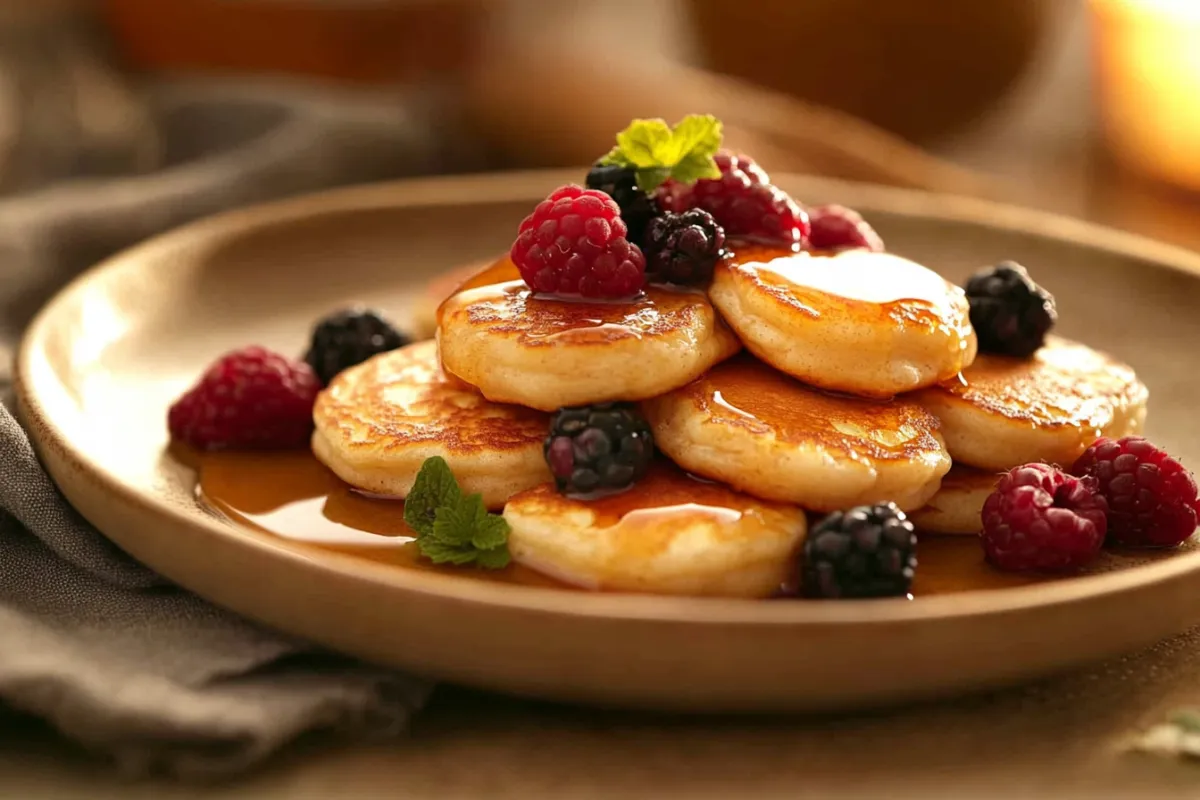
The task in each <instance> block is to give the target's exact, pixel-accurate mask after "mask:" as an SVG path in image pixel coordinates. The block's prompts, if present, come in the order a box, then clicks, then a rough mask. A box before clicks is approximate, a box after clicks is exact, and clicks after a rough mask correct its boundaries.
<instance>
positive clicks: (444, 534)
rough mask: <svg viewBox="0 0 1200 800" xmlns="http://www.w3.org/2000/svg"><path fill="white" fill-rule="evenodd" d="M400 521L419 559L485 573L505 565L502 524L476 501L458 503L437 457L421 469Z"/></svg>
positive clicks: (460, 496) (460, 497)
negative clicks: (413, 540)
mask: <svg viewBox="0 0 1200 800" xmlns="http://www.w3.org/2000/svg"><path fill="white" fill-rule="evenodd" d="M404 521H405V522H407V523H408V526H409V527H410V528H412V529H413V530H414V531H416V532H417V547H418V548H419V549H420V550H421V555H423V556H425V557H426V558H428V559H429V560H430V561H432V562H433V563H435V564H456V565H459V566H461V565H464V564H478V565H479V566H481V567H484V568H485V569H500V568H501V567H504V566H507V565H508V562H509V553H508V530H509V528H508V523H507V522H505V521H504V517H502V516H500V515H499V514H489V513H488V511H487V509H486V508H484V507H483V497H482V496H480V495H477V494H473V495H468V496H467V497H463V494H462V491H461V490H460V489H459V488H458V481H456V480H455V479H454V474H453V473H452V472H451V471H450V466H449V465H448V464H447V463H446V461H445V459H443V458H442V457H441V456H434V457H433V458H428V459H426V460H425V463H424V464H422V465H421V471H420V472H418V473H417V480H416V482H415V483H414V484H413V488H412V491H411V492H409V494H408V499H407V500H405V502H404Z"/></svg>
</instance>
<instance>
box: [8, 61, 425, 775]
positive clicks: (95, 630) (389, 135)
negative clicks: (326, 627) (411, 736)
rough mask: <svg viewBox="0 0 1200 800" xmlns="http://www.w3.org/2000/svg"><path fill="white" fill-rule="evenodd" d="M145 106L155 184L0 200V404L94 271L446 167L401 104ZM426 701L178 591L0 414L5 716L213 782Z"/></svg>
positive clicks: (271, 92)
mask: <svg viewBox="0 0 1200 800" xmlns="http://www.w3.org/2000/svg"><path fill="white" fill-rule="evenodd" d="M150 105H151V108H152V111H153V112H154V116H155V117H156V118H158V119H159V120H161V121H162V127H161V130H158V131H155V133H156V135H161V136H162V138H163V147H162V153H163V156H162V159H161V161H160V163H159V164H158V165H157V169H154V170H152V171H146V172H142V173H139V174H136V175H130V176H127V177H124V178H121V177H114V176H112V175H108V176H104V177H102V178H96V177H92V178H91V179H89V180H86V181H79V180H74V181H69V182H67V183H65V184H63V183H58V184H55V185H53V186H50V187H48V188H45V189H42V190H37V191H34V192H28V191H22V192H21V193H19V194H15V195H12V196H10V197H9V198H4V199H0V359H2V360H0V364H2V365H3V366H0V400H5V399H6V398H7V402H8V403H11V387H10V386H7V385H6V384H7V383H8V380H9V376H8V373H7V367H8V364H7V358H6V357H5V350H6V349H7V350H8V351H9V353H11V350H12V348H13V347H14V346H15V341H16V336H17V334H18V333H19V331H20V328H21V327H22V326H23V324H24V323H25V322H26V321H27V319H28V317H29V316H30V315H31V314H32V312H33V311H34V310H35V307H36V305H37V304H38V303H39V302H41V301H42V300H43V299H44V298H45V297H47V296H48V295H49V294H50V293H51V292H52V290H53V289H55V288H56V287H57V286H58V285H60V284H61V283H62V282H63V281H64V280H66V279H67V278H69V277H70V276H72V275H73V274H74V273H76V272H77V271H78V270H80V269H82V268H84V267H86V266H88V265H89V264H90V263H92V262H94V261H95V260H96V259H98V258H101V257H103V256H105V255H107V254H109V253H112V252H114V251H116V250H118V249H120V248H122V247H124V246H127V245H129V244H132V243H133V242H135V241H137V240H139V239H141V238H144V237H145V236H148V235H150V234H152V233H155V232H157V231H159V230H162V229H166V228H168V227H172V226H174V225H177V224H180V223H182V222H185V221H187V220H189V219H192V218H195V217H198V216H202V215H204V214H207V213H211V212H213V211H217V210H220V209H222V208H225V207H230V206H233V205H239V204H244V203H246V202H252V201H257V200H264V199H269V198H271V197H277V196H282V195H285V194H290V193H295V192H299V191H306V190H312V189H317V188H321V187H324V186H329V185H333V184H339V183H348V182H353V181H360V180H364V179H371V178H384V177H392V176H395V175H398V174H403V173H412V172H415V171H418V170H420V169H423V168H425V169H428V168H435V167H437V166H440V165H438V164H437V163H436V162H435V159H436V157H437V156H438V152H435V151H434V147H435V144H434V139H435V137H433V136H432V135H430V134H428V133H427V132H428V131H429V125H428V124H424V125H422V124H420V123H421V120H420V119H419V116H418V114H417V112H416V111H414V110H413V109H412V108H411V107H401V106H399V105H397V104H395V103H393V104H392V105H390V106H389V105H388V104H386V103H385V104H382V105H380V104H378V103H372V102H359V101H355V100H347V99H344V98H343V99H337V100H332V99H329V98H325V97H323V96H321V95H319V94H313V93H311V92H308V91H306V90H300V89H297V90H294V91H290V90H285V89H282V88H281V87H278V86H273V87H262V88H259V89H255V88H253V87H250V88H247V87H245V86H240V87H233V86H224V87H222V86H217V87H213V86H203V85H190V86H186V85H184V86H181V85H175V86H168V87H160V88H159V89H158V90H156V91H155V92H154V93H152V94H151V99H150ZM443 143H444V138H442V139H441V140H440V141H438V142H437V146H438V147H439V148H441V147H442V146H443ZM439 152H440V150H439ZM428 690H429V686H428V684H427V683H426V682H424V681H421V680H418V679H415V678H411V677H409V676H405V675H401V674H397V673H395V672H391V671H388V670H384V669H380V668H376V667H372V666H368V665H364V664H360V663H356V662H354V661H352V660H349V659H345V658H340V657H337V656H333V655H331V654H328V653H322V652H320V651H319V650H317V649H316V648H314V647H312V646H311V645H308V644H306V643H304V642H300V641H296V640H294V639H291V638H288V637H286V636H283V635H280V634H278V633H275V632H272V631H267V630H263V629H262V628H259V627H257V626H255V625H253V624H250V623H248V622H246V621H244V620H241V619H238V618H237V617H235V616H233V615H232V614H229V613H226V612H224V611H221V610H219V609H217V608H214V607H213V606H211V605H209V604H207V603H206V602H204V601H203V600H201V599H199V598H198V597H196V596H194V595H192V594H190V593H188V592H186V591H183V590H181V589H179V588H177V587H174V586H171V585H168V584H166V583H165V582H164V581H163V580H162V579H160V578H159V577H157V576H156V575H154V574H153V573H151V572H149V571H148V570H147V569H145V568H144V567H142V566H140V565H139V564H137V563H135V562H134V561H132V560H131V559H130V558H128V557H127V556H125V555H124V554H123V553H122V552H120V551H119V550H118V549H117V548H115V547H114V546H113V545H111V544H110V543H109V542H108V540H107V539H105V538H104V537H103V536H101V535H100V534H99V533H98V532H97V531H96V530H94V529H93V528H92V527H91V526H90V525H89V524H88V523H87V522H86V521H85V520H83V519H82V518H81V517H80V516H79V515H78V514H77V513H76V512H75V511H74V510H73V509H72V508H71V507H70V506H69V505H68V504H67V503H66V502H65V501H64V500H63V498H62V497H61V495H60V494H59V493H58V491H57V490H56V488H55V486H54V485H53V483H52V482H51V481H50V479H49V478H48V477H47V475H46V473H45V472H44V471H43V469H42V467H41V465H40V464H39V463H38V461H37V459H36V458H35V456H34V453H33V450H32V448H31V446H30V443H29V439H28V437H27V436H26V434H25V432H24V431H23V430H22V429H21V427H20V426H19V425H18V424H17V422H16V420H15V419H14V417H13V415H12V414H11V413H10V410H9V409H7V408H4V407H3V406H2V405H0V702H3V703H6V704H8V705H10V706H11V707H13V708H15V709H19V710H21V711H24V712H27V713H32V714H35V715H38V716H41V717H43V718H45V719H46V720H48V721H49V722H50V723H51V724H53V725H54V726H55V727H56V728H57V729H58V730H60V731H61V732H62V733H63V734H65V735H66V736H68V737H71V738H73V739H75V740H77V741H79V742H80V743H82V744H83V745H85V746H86V747H88V748H90V749H91V750H93V751H95V752H97V753H100V754H102V755H105V756H109V757H111V758H112V759H113V760H114V761H115V762H116V763H117V764H118V765H119V766H120V767H122V768H123V769H125V770H128V771H130V772H132V773H145V772H149V771H161V772H166V773H169V774H173V775H177V776H183V777H196V778H207V777H219V776H224V775H229V774H232V773H234V772H236V771H237V770H240V769H243V768H245V767H248V766H250V765H252V764H254V763H255V762H256V761H258V760H260V759H262V758H263V757H264V756H266V755H268V754H269V753H271V752H273V751H274V750H276V749H277V748H279V747H280V746H282V745H283V744H285V743H287V742H288V741H289V740H291V739H293V738H295V737H296V736H298V735H300V734H302V733H305V732H308V731H333V732H337V733H342V734H346V735H359V736H365V735H388V734H394V733H396V732H398V731H399V730H401V729H402V728H403V727H404V725H405V723H406V722H407V720H408V719H409V717H410V715H411V714H412V713H413V712H414V711H415V710H416V709H418V708H419V707H420V706H421V704H422V703H423V701H424V699H425V697H426V696H427V694H428Z"/></svg>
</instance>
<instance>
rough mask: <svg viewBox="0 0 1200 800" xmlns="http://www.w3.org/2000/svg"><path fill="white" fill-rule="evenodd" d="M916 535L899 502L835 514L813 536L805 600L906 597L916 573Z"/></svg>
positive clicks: (807, 545) (808, 544) (806, 553)
mask: <svg viewBox="0 0 1200 800" xmlns="http://www.w3.org/2000/svg"><path fill="white" fill-rule="evenodd" d="M916 551H917V534H916V531H915V530H914V529H913V524H912V523H911V522H909V520H908V517H906V516H904V512H903V511H901V510H900V509H899V508H897V507H896V504H895V503H881V504H880V505H875V506H857V507H856V508H852V509H850V510H849V511H835V512H834V513H832V514H830V515H829V516H827V517H825V518H824V519H823V520H821V521H820V522H819V523H817V525H816V526H815V527H814V528H813V529H812V530H811V531H809V534H808V537H807V538H806V539H805V541H804V550H803V563H802V565H801V571H802V578H801V583H802V584H803V592H804V595H805V596H806V597H819V598H852V597H903V596H904V595H907V594H908V592H909V589H911V588H912V580H913V574H914V572H915V571H916V568H917V552H916Z"/></svg>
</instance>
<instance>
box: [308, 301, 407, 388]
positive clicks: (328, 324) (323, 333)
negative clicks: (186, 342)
mask: <svg viewBox="0 0 1200 800" xmlns="http://www.w3.org/2000/svg"><path fill="white" fill-rule="evenodd" d="M408 343H409V340H408V338H407V337H405V336H404V334H402V333H400V332H399V331H397V330H396V329H395V328H393V327H392V326H391V325H390V324H388V322H387V321H386V320H385V319H383V317H381V316H379V314H378V313H377V312H375V311H370V310H367V309H363V308H350V309H346V310H344V311H339V312H337V313H336V314H331V315H329V316H328V317H325V318H324V319H323V320H321V321H320V322H318V323H317V326H316V327H315V328H313V333H312V342H311V344H310V345H309V348H308V352H307V353H305V355H304V360H305V361H306V362H308V365H309V366H310V367H312V368H313V371H314V372H316V373H317V377H318V378H320V380H321V384H322V385H328V384H329V382H330V381H332V380H333V379H334V376H336V375H337V374H338V373H339V372H341V371H342V370H345V369H349V368H350V367H353V366H354V365H355V364H361V363H362V362H364V361H366V360H367V359H368V358H370V357H371V356H374V355H378V354H379V353H386V352H387V351H389V350H395V349H396V348H398V347H403V346H404V345H406V344H408Z"/></svg>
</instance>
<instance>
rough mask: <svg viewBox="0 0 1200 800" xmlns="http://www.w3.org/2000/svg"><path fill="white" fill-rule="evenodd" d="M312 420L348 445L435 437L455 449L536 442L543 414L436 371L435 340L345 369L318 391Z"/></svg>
mask: <svg viewBox="0 0 1200 800" xmlns="http://www.w3.org/2000/svg"><path fill="white" fill-rule="evenodd" d="M313 415H314V419H315V421H316V424H317V428H318V430H319V431H321V432H322V434H323V435H325V436H326V437H327V438H334V431H336V432H337V435H336V439H337V446H338V447H340V448H346V449H347V450H353V451H378V452H380V453H386V452H395V451H397V450H402V449H404V448H406V447H413V446H423V445H429V444H434V443H436V444H438V445H440V446H442V447H444V448H446V450H448V451H451V452H454V453H456V454H479V453H487V452H498V451H507V450H514V449H519V448H526V447H531V446H537V447H540V446H541V442H542V440H543V439H544V438H545V436H546V430H547V427H548V425H549V418H548V416H547V415H546V414H544V413H542V412H539V411H534V410H532V409H527V408H522V407H520V406H510V405H501V404H497V403H492V402H489V401H488V400H486V399H484V398H483V397H481V396H480V395H479V394H478V393H477V392H475V391H474V390H473V389H471V388H470V387H465V386H463V385H461V384H459V383H458V382H457V381H455V380H454V379H452V378H449V377H447V376H446V375H445V373H444V372H443V371H442V369H441V366H440V365H439V363H438V359H437V345H436V344H435V343H434V342H433V341H432V340H429V341H424V342H418V343H417V344H413V345H409V346H408V347H404V348H401V349H400V350H393V351H391V352H389V353H384V354H382V355H379V356H376V357H374V358H372V359H371V360H369V361H367V362H365V363H363V364H360V365H358V366H357V367H352V368H350V369H349V370H346V371H345V372H343V373H342V374H341V375H339V376H337V377H336V378H334V380H333V382H332V383H331V384H330V385H329V387H328V388H327V389H325V391H323V392H321V394H320V396H319V397H318V398H317V403H316V406H315V408H314V412H313Z"/></svg>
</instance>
